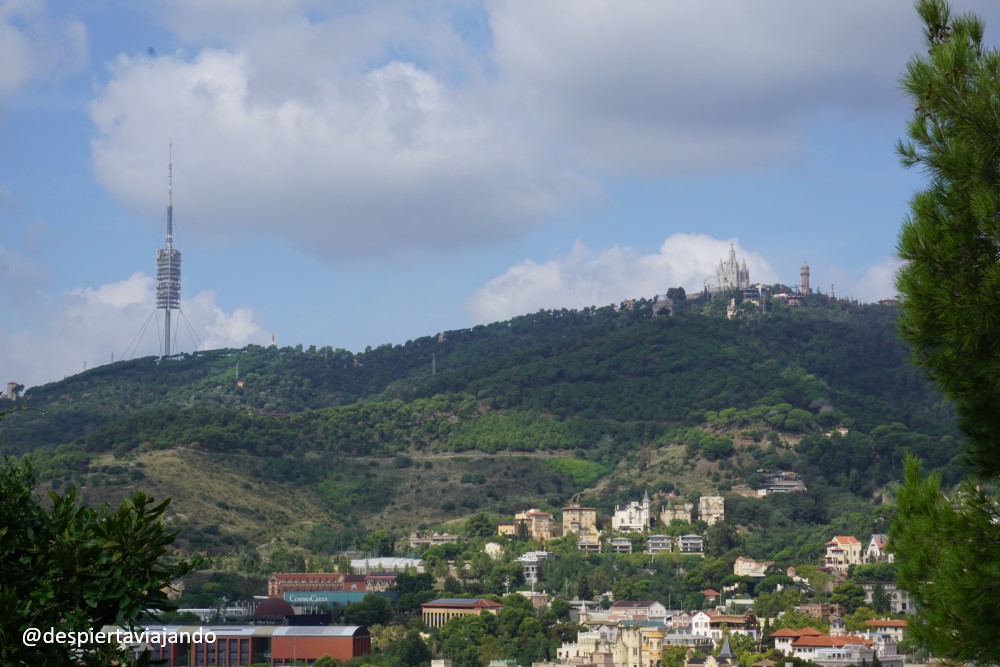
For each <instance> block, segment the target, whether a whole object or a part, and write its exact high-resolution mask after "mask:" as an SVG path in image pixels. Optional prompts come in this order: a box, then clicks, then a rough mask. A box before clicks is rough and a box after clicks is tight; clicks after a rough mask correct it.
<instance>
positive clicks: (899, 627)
mask: <svg viewBox="0 0 1000 667" xmlns="http://www.w3.org/2000/svg"><path fill="white" fill-rule="evenodd" d="M865 625H866V626H868V627H869V628H870V629H871V630H872V631H873V632H882V633H885V634H887V635H889V636H890V637H892V639H893V640H894V641H895V642H897V643H899V642H901V641H903V640H904V639H906V625H907V623H906V621H905V620H899V619H895V618H878V619H875V620H871V621H865Z"/></svg>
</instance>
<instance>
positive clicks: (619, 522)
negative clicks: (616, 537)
mask: <svg viewBox="0 0 1000 667" xmlns="http://www.w3.org/2000/svg"><path fill="white" fill-rule="evenodd" d="M651 525H653V513H652V511H651V510H650V500H649V492H648V491H647V492H645V493H644V494H643V496H642V500H641V501H639V502H636V501H634V500H633V501H632V502H630V503H627V504H625V505H616V506H615V514H614V516H613V517H611V528H612V529H614V530H616V531H618V532H621V533H641V532H642V531H644V530H648V529H649V527H650V526H651Z"/></svg>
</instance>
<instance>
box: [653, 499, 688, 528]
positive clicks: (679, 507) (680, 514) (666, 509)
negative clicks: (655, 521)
mask: <svg viewBox="0 0 1000 667" xmlns="http://www.w3.org/2000/svg"><path fill="white" fill-rule="evenodd" d="M693 509H694V505H692V504H691V503H686V502H684V500H683V499H681V498H676V497H674V496H671V497H669V498H667V502H666V503H664V505H663V507H662V508H661V509H660V521H662V522H663V525H665V526H669V525H670V524H671V522H673V521H682V522H684V523H691V510H693Z"/></svg>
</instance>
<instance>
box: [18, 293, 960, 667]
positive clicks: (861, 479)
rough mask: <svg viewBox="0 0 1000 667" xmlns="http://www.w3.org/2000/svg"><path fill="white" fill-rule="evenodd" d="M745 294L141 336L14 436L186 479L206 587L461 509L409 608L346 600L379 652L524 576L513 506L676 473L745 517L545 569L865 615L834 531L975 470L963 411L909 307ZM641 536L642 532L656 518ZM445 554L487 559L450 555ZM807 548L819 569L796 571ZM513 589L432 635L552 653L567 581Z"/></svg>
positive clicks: (457, 643) (592, 499)
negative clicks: (544, 595) (383, 329)
mask: <svg viewBox="0 0 1000 667" xmlns="http://www.w3.org/2000/svg"><path fill="white" fill-rule="evenodd" d="M728 298H729V296H728V295H720V297H718V298H717V299H716V300H715V301H710V300H706V299H704V298H699V299H693V300H690V301H687V302H684V303H680V304H679V305H678V309H677V310H678V312H677V314H676V315H675V316H674V317H654V316H653V313H652V306H651V303H650V302H648V301H639V302H638V303H637V304H636V307H635V308H634V309H622V308H615V307H610V306H609V307H604V308H588V309H584V310H580V311H575V310H560V311H540V312H538V313H534V314H532V315H525V316H522V317H517V318H514V319H512V320H510V321H507V322H499V323H495V324H492V325H489V326H477V327H474V328H472V329H466V330H460V331H447V332H443V333H440V334H437V335H434V336H427V337H425V338H420V339H417V340H414V341H408V342H407V343H406V344H404V345H395V346H392V345H383V346H380V347H377V348H374V349H371V348H369V349H366V350H364V351H363V352H359V353H352V352H348V351H346V350H342V349H333V348H330V347H322V348H316V347H308V348H305V347H302V346H297V347H294V348H292V347H286V348H276V347H268V348H265V347H259V346H249V347H247V348H244V349H241V350H232V349H230V350H211V351H203V352H198V353H195V354H191V355H181V356H178V357H175V358H170V359H163V360H157V359H154V358H145V359H136V360H130V361H121V362H118V363H114V364H109V365H107V366H102V367H99V368H95V369H91V370H89V371H87V372H85V373H81V374H79V375H76V376H73V377H70V378H67V379H65V380H63V381H61V382H55V383H52V384H48V385H44V386H40V387H33V388H31V389H29V390H28V391H27V392H26V393H25V395H24V397H23V399H22V400H21V401H19V402H18V403H17V404H15V405H12V406H11V407H12V408H15V410H14V411H13V412H11V413H10V414H8V416H7V419H5V420H4V422H3V423H2V431H0V448H2V449H3V452H4V453H6V454H9V455H14V456H20V457H24V458H26V459H27V460H29V461H30V462H31V463H32V464H33V465H34V467H35V469H36V470H37V471H38V474H39V477H40V479H42V480H43V483H44V485H46V486H49V487H52V488H55V489H59V490H68V489H69V488H70V487H72V486H76V487H78V488H79V490H80V495H81V497H82V498H84V499H85V500H86V501H88V502H91V503H100V502H102V501H111V502H116V501H118V500H120V498H121V497H123V496H124V495H126V494H127V493H129V492H131V491H132V490H134V489H136V488H142V489H149V490H150V491H151V492H152V493H153V494H154V495H158V496H160V497H163V496H171V497H172V498H173V501H172V504H171V509H172V512H173V513H172V514H170V515H169V516H168V521H169V522H170V524H171V528H173V529H175V530H177V531H178V536H177V540H176V542H175V547H176V549H177V550H178V551H179V552H181V553H190V552H193V551H198V552H203V553H207V554H208V555H210V556H213V557H214V559H215V566H214V570H213V571H211V572H203V573H199V574H197V575H195V576H194V577H192V578H190V580H189V581H188V582H187V587H186V589H185V596H184V598H182V604H185V605H188V606H197V607H204V606H215V605H217V604H220V601H221V600H222V599H223V598H226V599H228V600H230V601H234V600H239V599H244V598H249V597H251V596H252V595H254V594H260V593H261V592H262V591H263V590H264V589H265V587H266V584H265V581H266V577H267V576H268V575H269V574H270V573H271V572H275V571H297V570H299V571H300V570H327V569H332V568H333V567H335V566H336V565H337V562H336V560H334V559H331V554H336V553H338V552H341V551H343V550H345V549H355V550H359V551H361V552H363V553H369V554H373V555H389V554H397V555H402V554H404V553H405V552H406V541H407V540H406V537H407V535H408V533H409V532H410V531H412V530H415V529H419V530H424V531H431V530H441V531H444V530H448V531H451V532H453V533H458V534H459V535H461V536H462V537H463V540H462V541H461V542H460V543H459V544H450V545H442V546H439V547H433V548H431V549H427V550H425V551H423V552H422V553H421V556H422V557H423V558H424V559H425V561H426V562H427V564H428V568H429V570H430V574H432V575H435V576H434V577H432V578H430V579H426V578H425V579H426V580H425V579H420V580H416V579H415V580H414V581H410V580H409V579H406V578H404V584H405V586H407V587H410V588H413V590H408V591H407V595H404V596H403V597H402V599H401V600H400V605H399V608H398V609H395V610H388V611H387V610H385V609H380V608H377V607H379V606H380V605H381V603H380V602H379V603H377V602H374V601H370V602H369V604H367V605H361V606H354V605H352V607H354V608H353V609H352V608H346V609H340V610H334V611H335V614H336V615H337V617H338V619H339V620H342V621H345V622H362V621H363V622H364V623H365V624H370V625H374V626H375V629H374V632H375V635H376V648H377V653H378V655H379V656H380V658H379V660H380V664H386V665H391V664H418V663H420V662H423V661H424V660H425V658H426V657H427V654H426V653H425V652H426V651H427V649H428V647H427V646H425V645H424V644H423V642H414V641H409V640H408V639H407V637H409V634H407V633H408V632H409V631H408V630H406V627H405V626H406V624H407V623H409V625H410V628H411V630H412V628H413V627H415V626H414V614H415V613H416V612H417V611H418V609H419V604H420V602H423V601H425V600H427V599H431V598H432V597H434V596H437V595H439V594H441V587H442V584H441V582H442V581H444V584H443V588H444V591H445V592H446V593H448V594H450V595H491V596H496V597H495V599H504V600H505V602H507V601H510V599H509V598H501V596H504V595H505V594H506V593H507V590H508V587H510V588H511V589H513V588H516V587H517V586H518V585H520V584H521V583H522V581H523V577H522V575H521V571H520V566H519V565H518V564H517V562H516V561H513V560H512V559H514V558H516V557H517V556H518V555H520V554H522V553H524V552H525V551H527V550H530V549H537V548H540V547H541V546H542V545H540V544H538V543H534V542H532V541H530V540H527V539H526V538H523V537H522V538H517V537H514V538H498V537H497V536H496V534H495V532H496V524H497V522H498V521H501V520H509V519H510V517H511V516H512V515H513V514H514V513H515V512H519V511H524V510H525V509H527V508H528V507H541V508H542V509H546V510H550V511H553V512H554V513H556V514H558V511H559V509H560V508H561V507H563V506H564V505H565V504H566V503H568V502H573V501H578V502H583V503H586V504H589V505H592V506H594V507H596V508H597V509H598V517H599V525H602V526H607V525H610V515H611V513H612V512H613V509H614V505H615V504H616V503H621V502H627V501H629V500H636V499H638V498H639V497H641V495H642V493H643V492H644V491H648V492H649V493H650V494H651V495H652V496H653V498H654V508H658V506H659V503H660V502H661V501H662V500H663V499H664V498H665V497H666V495H667V494H676V495H679V496H681V497H683V498H685V499H686V500H688V501H696V500H697V497H698V496H699V495H706V494H710V495H715V494H722V495H724V496H725V498H726V520H725V521H724V522H721V523H718V524H716V525H713V526H707V525H706V524H704V523H703V522H701V521H695V523H694V524H676V525H670V526H665V525H663V524H661V523H657V524H656V525H655V526H654V527H653V528H652V529H651V532H653V533H670V534H677V535H680V534H686V533H690V532H695V533H698V534H701V535H703V536H704V538H705V543H706V557H705V558H704V559H699V558H692V557H681V556H680V555H679V554H663V555H659V556H656V557H655V558H650V557H649V556H646V555H644V554H641V553H635V554H634V555H618V554H609V553H601V554H582V553H580V552H578V551H577V550H576V548H575V543H574V542H573V538H572V537H569V538H563V539H562V540H557V541H555V542H553V543H550V544H547V545H545V546H546V548H548V549H550V550H552V551H554V552H555V553H557V554H559V557H558V558H557V559H556V560H554V561H551V562H549V563H548V564H547V565H546V566H545V569H544V581H543V585H544V587H545V588H546V589H547V590H549V591H552V592H553V593H556V594H557V595H558V596H559V597H560V598H565V599H569V598H572V597H573V596H581V597H599V596H600V595H601V594H602V593H603V592H610V593H611V594H612V596H613V597H615V598H619V599H620V598H630V597H631V598H653V599H659V600H662V601H663V602H665V603H667V602H668V601H669V602H670V603H671V604H672V605H673V606H674V607H675V608H676V607H683V608H686V609H697V608H701V607H702V606H703V605H704V604H705V600H704V598H703V596H702V595H701V591H702V590H704V589H706V588H715V589H716V590H723V588H724V587H732V589H731V590H732V595H743V594H754V595H757V596H758V605H759V610H760V611H761V612H763V611H770V612H773V613H774V614H777V612H779V611H789V612H790V611H791V610H792V609H793V608H794V607H795V605H797V604H801V603H802V602H804V601H806V600H819V601H826V600H834V601H837V602H840V603H843V604H845V606H847V607H848V608H849V609H850V610H851V612H852V614H854V613H856V614H857V617H856V618H855V617H853V616H852V617H851V619H850V620H851V622H852V623H861V622H863V620H864V618H867V617H871V614H874V613H875V611H873V610H871V609H866V608H864V607H862V606H861V600H863V593H862V594H861V599H860V600H859V597H858V595H859V591H860V587H859V586H858V585H857V584H856V583H855V582H853V581H849V582H847V583H845V584H842V585H840V586H839V587H837V588H834V589H833V592H832V593H831V592H830V591H829V590H827V589H828V587H825V586H824V576H825V575H824V574H823V573H822V572H820V571H818V570H816V568H815V566H816V565H818V564H820V563H821V562H822V557H823V553H824V546H823V545H824V543H825V542H826V541H827V540H828V539H829V538H830V536H831V535H833V534H849V535H855V536H857V537H858V538H860V539H862V540H866V539H867V538H868V536H869V535H871V534H872V533H873V532H883V531H884V530H885V529H886V528H887V526H888V522H889V520H890V519H891V517H892V513H893V507H892V499H893V490H894V488H895V485H896V484H897V482H898V480H899V479H900V476H901V474H902V470H901V466H902V460H903V456H904V454H905V453H906V452H913V453H915V454H917V455H918V456H920V457H921V458H923V459H924V460H925V461H926V464H927V466H928V467H929V468H931V469H936V470H938V471H940V472H941V474H942V476H943V478H944V479H945V481H946V482H948V483H951V482H953V481H954V480H956V479H958V477H959V474H960V467H959V465H958V463H959V461H960V448H959V443H960V436H959V434H958V432H957V430H956V427H955V417H954V413H953V411H952V409H951V407H950V406H949V405H948V403H947V402H946V401H944V400H943V399H942V398H941V396H940V394H939V393H938V392H937V391H936V389H935V388H934V387H933V386H932V385H930V384H929V383H928V382H927V381H925V380H924V379H923V378H922V377H921V375H920V374H919V372H918V371H917V370H916V369H915V368H914V367H913V366H912V365H911V364H910V363H909V361H908V353H907V350H906V348H905V347H904V346H903V345H902V344H901V343H900V342H899V340H898V337H897V332H896V318H897V312H896V309H895V308H894V307H891V306H875V305H858V304H855V303H850V302H845V301H830V300H828V299H826V298H825V297H823V296H821V295H812V296H810V297H809V298H808V299H807V300H806V303H805V305H804V306H802V307H800V308H788V307H785V306H783V305H781V304H769V307H768V308H767V312H760V311H759V309H757V308H754V307H752V306H750V304H742V305H741V307H740V308H739V309H738V316H737V317H735V318H733V319H727V318H726V317H725V315H724V304H725V303H726V302H727V301H728ZM766 470H771V471H780V470H785V471H793V472H797V473H799V474H800V475H801V476H802V478H803V480H804V481H805V483H806V484H807V486H808V491H805V492H800V493H791V494H779V495H773V496H768V497H766V498H763V499H759V498H748V497H745V496H743V495H739V494H737V493H734V489H735V488H736V487H747V486H749V487H751V488H756V487H758V486H759V485H760V483H761V481H762V479H763V472H764V471H766ZM629 537H630V538H631V539H632V541H633V546H634V549H635V551H636V552H641V550H642V549H643V548H644V545H645V539H646V536H645V535H639V534H630V535H629ZM487 540H495V541H499V542H501V543H502V545H503V548H504V553H503V557H502V558H501V559H499V560H497V561H494V560H492V559H490V558H488V557H486V556H485V554H483V551H482V549H483V545H484V543H485V542H486V541H487ZM739 555H744V556H750V557H753V558H756V559H758V560H764V559H766V560H769V561H773V562H774V565H773V570H772V571H770V572H769V574H770V576H768V577H767V578H765V579H764V580H763V581H759V582H756V581H752V580H749V579H741V578H739V577H735V576H734V575H733V574H732V562H733V560H734V559H735V558H736V557H737V556H739ZM448 561H452V567H453V568H455V567H457V568H458V571H461V570H462V567H463V566H464V565H465V564H468V565H469V572H470V574H469V575H468V576H464V577H455V576H450V575H449V572H454V571H455V570H453V569H452V570H449V567H448V565H447V563H448ZM788 566H795V567H797V568H798V570H799V572H800V573H803V576H806V575H809V577H808V578H810V579H811V582H812V584H811V585H810V586H806V585H796V586H792V585H790V584H791V581H790V580H789V579H788V577H787V576H786V575H785V573H784V569H785V568H787V567H788ZM854 576H855V577H856V578H857V579H858V580H863V579H864V578H865V577H866V576H868V577H870V578H871V577H877V578H883V579H884V578H891V577H892V573H891V572H889V573H886V572H879V573H870V572H869V573H867V574H866V573H865V571H864V569H861V570H859V572H858V573H856V575H854ZM779 584H780V585H781V586H782V587H783V588H784V590H782V591H780V592H779V591H778V590H777V589H778V586H779ZM557 601H558V598H557ZM883 603H884V600H880V601H879V605H876V606H883V607H884V604H883ZM358 604H359V605H360V604H361V603H358ZM510 607H511V609H510V610H509V611H505V613H504V614H503V615H501V617H499V618H498V619H496V620H495V621H494V620H491V619H472V620H469V621H463V622H462V623H455V624H449V627H448V628H447V629H446V630H442V631H441V632H440V633H437V634H436V636H435V637H436V638H435V642H436V643H435V644H434V645H433V646H432V648H433V649H434V652H435V654H438V655H448V656H450V657H452V658H453V659H455V660H456V661H457V663H456V664H469V665H474V664H479V662H482V661H484V660H486V659H487V658H489V657H497V656H503V657H516V658H518V659H520V660H529V659H543V658H546V657H553V656H554V651H555V647H557V646H558V645H559V643H560V642H561V641H563V640H565V639H566V638H568V637H572V636H574V634H575V631H576V630H575V628H574V627H573V626H572V624H571V623H569V621H568V617H567V615H566V608H565V606H564V605H562V604H561V603H559V604H557V605H555V606H554V607H553V609H552V610H550V611H548V612H545V613H544V614H542V613H539V614H536V613H534V612H533V611H532V610H530V609H529V608H527V607H525V606H524V605H523V604H521V603H518V602H516V601H510ZM761 615H765V614H761ZM784 618H785V619H786V620H785V622H786V623H790V624H794V623H799V622H801V623H802V624H805V623H806V622H808V621H807V620H805V619H801V618H798V617H797V616H796V615H795V614H794V613H789V614H786V616H785V617H784ZM386 624H388V625H386ZM416 625H417V626H419V623H417V624H416ZM772 629H775V628H772ZM397 635H398V636H397ZM411 639H412V638H411ZM470 642H471V643H470ZM470 645H471V646H478V647H479V649H478V650H477V651H474V652H473V653H474V655H473V654H469V655H466V653H468V650H467V648H463V647H468V646H470ZM379 646H382V647H383V648H379ZM383 649H384V650H383ZM408 651H414V652H416V653H419V655H416V654H414V655H408V656H402V657H401V652H402V653H405V652H408ZM397 654H399V655H397ZM675 657H676V656H675Z"/></svg>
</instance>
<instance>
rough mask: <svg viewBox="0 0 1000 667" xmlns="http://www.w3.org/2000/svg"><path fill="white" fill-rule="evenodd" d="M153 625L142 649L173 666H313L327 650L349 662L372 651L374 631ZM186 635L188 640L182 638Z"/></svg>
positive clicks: (294, 627)
mask: <svg viewBox="0 0 1000 667" xmlns="http://www.w3.org/2000/svg"><path fill="white" fill-rule="evenodd" d="M149 630H150V633H149V635H148V637H147V641H146V643H145V646H144V647H143V648H144V649H145V650H146V651H149V654H150V656H151V657H152V658H153V660H163V661H164V662H163V663H162V664H164V665H168V666H174V665H190V666H192V667H207V666H208V665H212V666H217V667H235V666H236V665H255V664H261V663H263V664H266V665H271V666H272V667H277V666H279V665H310V664H312V663H314V662H316V660H318V659H319V658H321V657H323V656H324V655H328V656H330V657H331V658H334V659H335V660H340V661H347V660H350V659H351V658H356V657H358V656H361V655H368V654H369V653H371V634H370V633H369V632H368V630H367V629H366V628H364V627H361V626H356V625H348V626H331V625H327V626H323V625H316V626H294V625H220V626H211V627H210V626H201V627H199V626H166V627H159V628H152V627H151V628H149ZM199 631H200V632H199ZM209 631H210V632H211V635H209ZM185 637H187V638H189V641H187V642H183V641H177V640H178V639H181V640H183V639H184V638H185Z"/></svg>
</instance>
